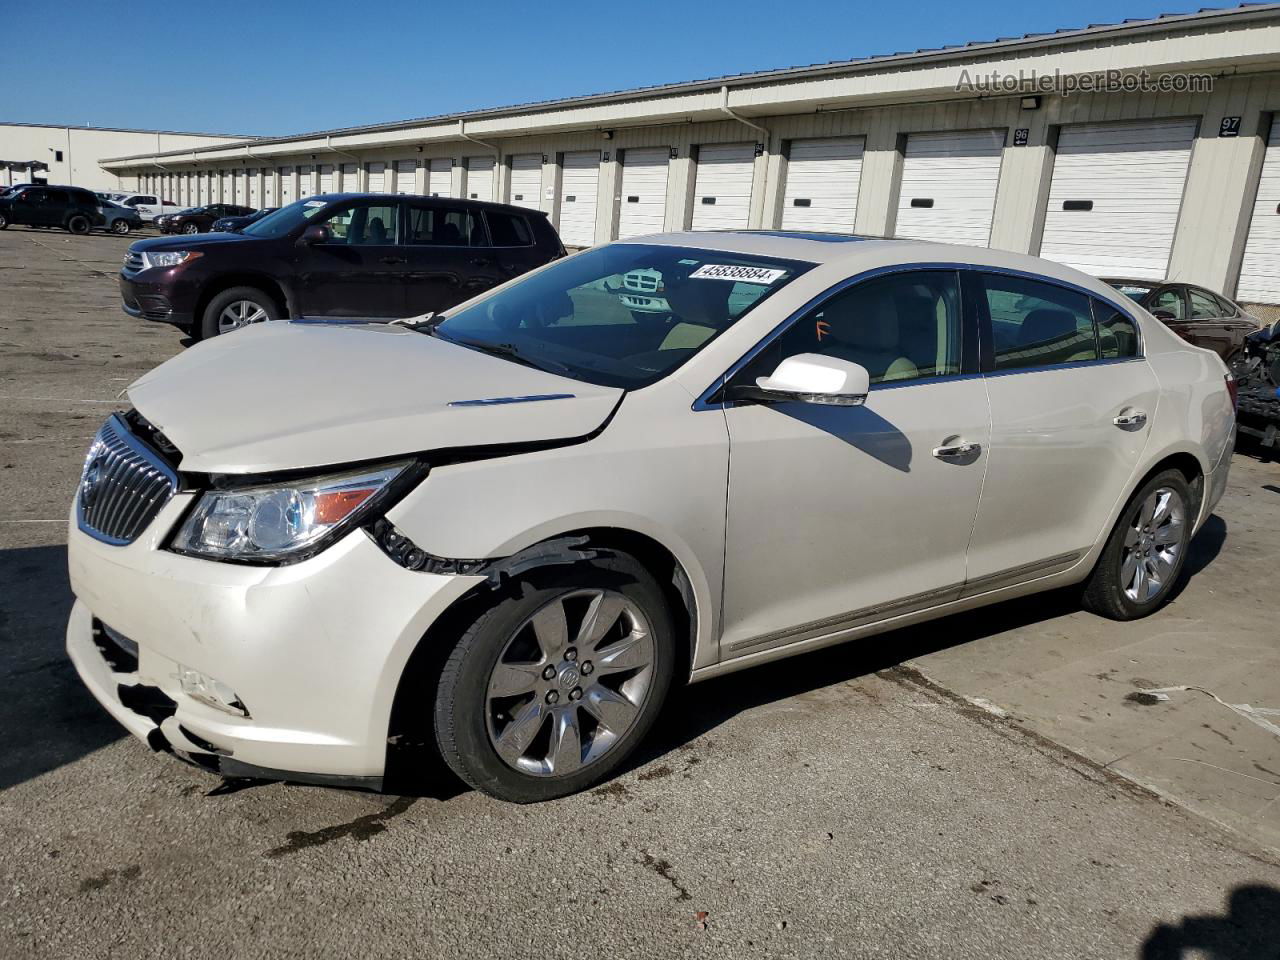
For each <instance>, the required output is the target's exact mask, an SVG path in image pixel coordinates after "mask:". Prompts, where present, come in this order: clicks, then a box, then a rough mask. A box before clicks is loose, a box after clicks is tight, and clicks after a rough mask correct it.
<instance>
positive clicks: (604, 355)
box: [432, 243, 813, 389]
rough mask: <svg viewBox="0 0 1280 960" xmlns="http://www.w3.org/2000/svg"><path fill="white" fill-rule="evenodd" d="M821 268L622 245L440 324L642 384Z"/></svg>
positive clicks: (602, 379) (531, 357)
mask: <svg viewBox="0 0 1280 960" xmlns="http://www.w3.org/2000/svg"><path fill="white" fill-rule="evenodd" d="M812 267H813V264H811V263H800V262H797V261H794V260H779V259H775V258H772V257H759V256H749V255H744V254H735V253H725V252H723V251H717V250H697V249H691V248H688V247H673V246H660V245H656V244H655V245H652V246H650V245H647V244H631V243H615V244H610V245H608V246H604V247H599V248H597V249H595V250H588V251H587V252H586V253H582V254H579V255H578V256H576V257H571V258H570V259H568V260H564V261H562V262H560V263H557V264H554V265H552V266H550V267H548V268H547V269H545V270H543V271H541V272H540V273H537V274H534V275H533V276H530V277H528V278H526V279H524V280H522V281H520V282H518V283H516V284H513V285H512V286H510V287H508V288H507V289H505V290H503V291H502V292H501V293H497V294H494V295H493V296H491V297H488V298H486V299H484V300H482V301H481V302H479V303H477V304H476V305H475V306H472V307H468V308H467V309H465V310H462V311H460V312H458V313H455V314H453V315H451V316H449V317H448V318H447V319H445V320H444V321H443V322H442V323H441V324H440V325H439V326H437V327H436V328H435V329H434V330H433V331H432V332H434V333H435V334H436V335H437V336H440V337H442V338H444V339H447V340H453V341H455V342H459V343H462V344H464V345H466V346H471V347H475V348H476V349H480V350H486V351H488V352H492V353H498V354H502V355H504V356H507V357H510V358H511V359H513V360H517V361H519V362H523V363H527V364H529V365H531V366H536V367H542V368H543V369H546V370H551V371H554V372H556V373H562V374H564V375H565V376H569V377H573V378H575V379H578V380H586V381H588V382H590V383H596V384H601V385H604V386H613V387H624V388H628V389H635V388H638V387H644V386H648V385H649V384H651V383H655V382H656V381H658V380H660V379H662V378H663V377H665V376H666V375H667V374H669V373H671V372H672V371H673V370H675V369H676V368H677V367H679V366H680V365H681V364H682V363H684V362H685V361H686V360H688V359H689V358H690V357H692V356H693V355H694V354H695V353H697V352H698V351H699V350H701V349H702V348H703V347H704V346H706V345H707V344H708V343H710V342H711V341H712V340H713V339H715V337H716V336H718V335H719V334H721V333H723V332H724V331H725V330H727V329H728V328H729V327H730V326H732V325H733V324H734V323H735V322H737V321H738V320H739V319H740V318H741V317H743V316H744V315H745V314H746V313H747V312H748V311H749V310H751V309H752V308H753V307H755V306H756V305H757V304H759V303H760V302H762V301H763V300H765V299H766V298H768V297H769V296H771V295H772V294H773V293H775V292H776V291H778V290H780V289H781V288H782V287H785V286H786V285H787V284H788V283H790V282H791V281H792V280H794V279H795V278H796V277H798V276H800V275H801V274H803V273H805V272H806V271H808V270H809V269H811V268H812Z"/></svg>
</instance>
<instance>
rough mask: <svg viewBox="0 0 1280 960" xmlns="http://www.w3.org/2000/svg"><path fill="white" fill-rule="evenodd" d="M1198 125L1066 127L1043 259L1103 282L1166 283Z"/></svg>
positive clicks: (1160, 123)
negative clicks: (1107, 278)
mask: <svg viewBox="0 0 1280 960" xmlns="http://www.w3.org/2000/svg"><path fill="white" fill-rule="evenodd" d="M1195 135H1196V123H1195V121H1194V120H1159V121H1151V122H1143V123H1088V124H1079V125H1077V126H1070V127H1063V128H1062V132H1061V133H1059V135H1058V153H1057V156H1056V158H1055V159H1054V162H1053V181H1052V183H1051V184H1050V186H1049V205H1048V208H1047V210H1046V212H1045V218H1044V240H1043V242H1042V243H1041V245H1040V256H1042V257H1045V258H1047V259H1049V260H1057V261H1058V262H1059V263H1065V264H1067V265H1068V266H1072V267H1076V268H1077V269H1079V270H1083V271H1084V272H1085V273H1092V274H1095V275H1101V276H1107V275H1111V276H1120V277H1136V278H1139V279H1147V280H1163V279H1164V276H1165V272H1166V270H1167V269H1168V267H1169V251H1170V249H1172V247H1173V232H1174V229H1175V228H1176V227H1177V225H1178V208H1179V207H1180V206H1181V205H1182V186H1183V184H1184V183H1185V182H1186V179H1187V165H1188V164H1189V163H1190V162H1191V142H1192V140H1193V139H1194V138H1195Z"/></svg>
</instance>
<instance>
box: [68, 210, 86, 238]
mask: <svg viewBox="0 0 1280 960" xmlns="http://www.w3.org/2000/svg"><path fill="white" fill-rule="evenodd" d="M90 226H92V224H90V223H89V218H88V217H86V216H85V215H84V214H82V213H77V214H75V215H74V216H73V217H71V218H70V219H68V220H67V230H68V232H70V233H74V234H77V235H79V236H84V235H85V234H86V233H88V232H89V228H90Z"/></svg>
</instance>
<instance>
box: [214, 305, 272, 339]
mask: <svg viewBox="0 0 1280 960" xmlns="http://www.w3.org/2000/svg"><path fill="white" fill-rule="evenodd" d="M270 319H271V318H270V317H269V316H268V315H267V311H266V308H265V307H263V305H262V304H260V303H255V302H254V301H253V300H233V301H231V302H230V303H228V304H227V305H226V306H225V307H223V308H222V311H221V312H220V313H219V314H218V333H230V332H231V331H232V330H239V329H240V328H241V327H247V326H249V324H251V323H263V322H264V321H266V320H270Z"/></svg>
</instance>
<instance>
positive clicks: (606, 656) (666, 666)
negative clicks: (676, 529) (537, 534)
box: [434, 554, 676, 803]
mask: <svg viewBox="0 0 1280 960" xmlns="http://www.w3.org/2000/svg"><path fill="white" fill-rule="evenodd" d="M556 637H559V638H560V639H559V640H556V639H555V638H556ZM675 660H676V656H675V628H674V625H673V622H672V619H671V615H670V612H669V610H668V608H667V604H666V601H665V600H664V598H663V594H662V590H661V588H660V587H659V586H658V584H657V582H656V581H655V580H654V579H653V577H652V576H650V574H649V573H648V572H647V571H646V570H645V569H644V568H643V567H641V566H640V564H639V563H638V562H637V561H636V560H635V559H633V558H632V557H629V556H627V555H625V554H613V555H611V556H609V557H601V558H597V559H592V560H584V561H582V562H581V563H577V564H574V565H573V566H572V567H549V568H544V569H543V570H535V571H533V572H531V573H529V574H528V575H527V576H526V577H524V578H522V579H521V580H520V581H517V582H516V583H515V585H514V587H513V593H512V594H511V595H508V596H506V597H505V598H503V599H502V600H500V601H498V602H497V603H495V604H494V606H492V607H490V608H489V609H488V610H487V611H485V612H484V613H483V614H481V615H480V616H479V617H478V618H477V619H476V620H475V621H474V622H473V623H472V624H471V626H470V627H469V628H468V629H466V630H465V631H464V632H463V633H462V635H461V636H460V637H459V638H458V641H457V643H456V645H455V646H454V648H453V650H452V652H451V653H450V654H449V656H448V659H447V660H446V662H445V665H444V668H443V669H442V670H441V672H440V676H439V680H438V682H437V685H436V691H435V705H434V714H435V734H436V742H437V744H438V745H439V748H440V754H441V756H442V757H443V758H444V761H445V763H447V764H448V765H449V767H450V769H452V770H453V772H454V773H456V774H457V775H458V776H459V777H460V778H461V779H462V780H464V781H466V782H467V783H468V784H470V785H471V786H472V787H474V788H475V789H477V790H480V791H482V792H484V793H487V794H489V795H490V796H493V797H497V798H498V799H501V800H509V801H513V802H515V803H534V802H538V801H541V800H551V799H554V798H556V797H563V796H567V795H568V794H571V793H577V792H578V791H580V790H585V789H587V788H588V787H591V786H594V785H595V784H597V783H599V782H600V781H601V780H603V779H605V778H606V777H608V776H609V775H610V774H611V773H613V772H614V771H615V770H616V769H617V768H618V767H619V765H621V764H622V763H623V762H624V761H625V760H626V759H627V757H628V756H629V755H630V754H631V752H632V751H633V750H634V749H635V748H636V746H637V745H638V744H639V743H640V742H641V741H642V740H643V739H644V737H645V735H646V734H647V733H648V732H649V730H650V728H651V727H652V726H653V723H654V721H655V719H656V718H657V716H658V713H659V712H660V710H661V708H662V703H663V701H664V700H665V699H666V695H667V691H668V689H669V688H670V686H671V679H672V675H673V673H674V670H675ZM526 688H527V689H526Z"/></svg>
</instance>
